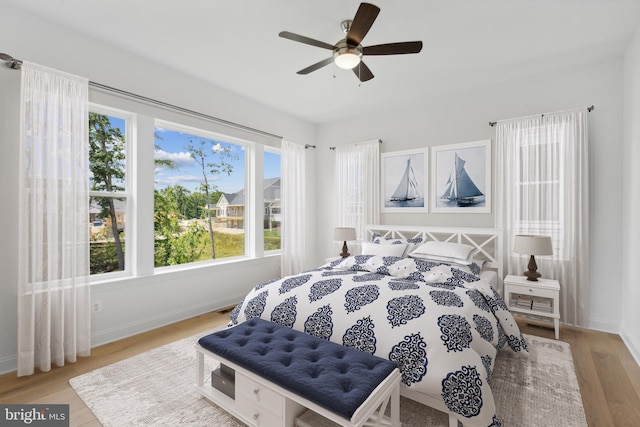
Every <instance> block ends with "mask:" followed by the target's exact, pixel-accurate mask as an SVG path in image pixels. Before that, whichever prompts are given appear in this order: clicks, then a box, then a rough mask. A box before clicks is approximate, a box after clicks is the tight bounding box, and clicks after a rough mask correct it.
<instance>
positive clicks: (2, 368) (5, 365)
mask: <svg viewBox="0 0 640 427" xmlns="http://www.w3.org/2000/svg"><path fill="white" fill-rule="evenodd" d="M17 369H18V355H17V354H16V355H14V356H8V357H4V358H2V359H0V375H3V374H8V373H9V372H15V371H16V370H17Z"/></svg>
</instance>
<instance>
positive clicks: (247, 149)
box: [153, 117, 259, 273]
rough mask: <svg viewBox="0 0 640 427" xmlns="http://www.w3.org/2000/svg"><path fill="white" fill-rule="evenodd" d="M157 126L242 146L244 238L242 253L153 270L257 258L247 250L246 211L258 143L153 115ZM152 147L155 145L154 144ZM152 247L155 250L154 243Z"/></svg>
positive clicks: (249, 233)
mask: <svg viewBox="0 0 640 427" xmlns="http://www.w3.org/2000/svg"><path fill="white" fill-rule="evenodd" d="M158 127H160V128H162V129H169V130H172V131H176V132H183V133H187V134H189V135H193V136H196V137H202V138H206V139H212V140H215V141H219V142H224V143H228V144H234V145H238V146H240V147H241V148H242V150H243V151H244V177H243V178H244V191H245V208H244V218H243V224H244V227H243V229H244V236H245V238H244V253H243V254H242V255H237V256H233V257H226V258H216V259H210V260H203V261H196V262H190V263H184V264H175V265H165V266H160V267H156V266H155V265H154V266H153V270H154V272H157V273H165V272H172V271H179V270H183V269H191V268H197V267H198V266H202V267H206V266H211V265H216V264H221V263H227V262H230V261H231V262H232V261H240V260H246V259H251V258H259V257H258V256H251V253H250V251H249V248H250V246H249V244H248V243H249V242H250V241H251V238H252V234H253V233H251V230H250V228H249V227H248V223H249V220H248V218H247V212H248V211H249V210H250V209H251V211H253V210H252V203H251V200H250V198H249V197H248V194H250V192H251V189H252V187H253V183H252V182H251V179H250V173H249V172H250V171H249V168H250V167H251V166H250V165H251V162H250V156H251V155H252V153H253V151H255V146H256V145H259V144H257V143H254V142H252V141H247V140H244V139H241V138H237V137H233V136H229V135H223V134H221V133H219V132H215V131H210V130H207V129H202V128H198V127H194V126H190V125H184V124H181V123H176V122H174V121H171V120H166V119H161V118H158V117H154V118H153V129H154V133H155V129H156V128H158ZM154 140H155V138H154ZM154 147H155V144H154ZM154 190H155V185H154ZM154 209H155V208H154ZM153 249H154V250H155V245H154V248H153ZM248 252H249V253H248Z"/></svg>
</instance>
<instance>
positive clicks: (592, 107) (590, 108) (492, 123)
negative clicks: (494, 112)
mask: <svg viewBox="0 0 640 427" xmlns="http://www.w3.org/2000/svg"><path fill="white" fill-rule="evenodd" d="M594 108H596V107H595V106H593V105H592V106H591V107H587V112H589V113H590V112H592V111H593V109H594ZM546 114H553V113H546ZM536 115H538V114H534V116H536ZM539 116H540V117H544V114H539ZM528 117H531V116H528ZM497 124H498V122H489V126H491V127H494V126H495V125H497Z"/></svg>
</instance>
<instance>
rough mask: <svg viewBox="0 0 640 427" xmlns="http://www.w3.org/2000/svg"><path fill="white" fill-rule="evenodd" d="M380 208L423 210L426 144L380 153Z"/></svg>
mask: <svg viewBox="0 0 640 427" xmlns="http://www.w3.org/2000/svg"><path fill="white" fill-rule="evenodd" d="M380 157H381V162H380V163H381V169H382V171H381V172H382V212H406V213H410V212H427V211H428V210H429V202H428V200H429V199H428V197H427V166H428V157H429V153H428V150H427V149H426V148H424V149H417V150H404V151H395V152H392V153H382V154H381V155H380Z"/></svg>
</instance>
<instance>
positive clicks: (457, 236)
mask: <svg viewBox="0 0 640 427" xmlns="http://www.w3.org/2000/svg"><path fill="white" fill-rule="evenodd" d="M365 230H366V233H367V235H366V238H365V240H366V241H371V240H372V239H373V237H374V236H375V235H380V236H383V237H388V238H395V239H398V238H403V239H413V238H416V237H421V238H422V242H423V243H424V242H427V241H430V240H435V241H439V242H455V243H464V244H467V245H470V246H473V247H474V248H475V251H476V253H475V255H474V256H475V257H477V258H481V259H485V260H486V261H487V263H486V264H485V268H489V269H493V270H495V271H496V272H497V274H498V283H500V287H502V278H503V277H504V256H503V240H502V239H503V237H502V230H498V229H495V228H464V227H430V226H410V225H409V226H406V225H405V226H403V225H367V226H365ZM400 394H401V395H402V396H404V397H407V398H409V399H411V400H415V401H416V402H419V403H422V404H423V405H427V406H429V407H431V408H434V409H437V410H439V411H442V412H444V413H447V414H449V427H457V426H458V419H457V418H456V416H455V415H454V414H453V413H452V412H450V411H449V408H447V406H446V405H445V404H444V403H443V402H442V401H441V400H439V399H436V398H434V397H430V396H428V395H426V394H423V393H418V392H415V391H413V390H411V389H409V388H408V387H406V386H404V385H403V386H401V387H400Z"/></svg>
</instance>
